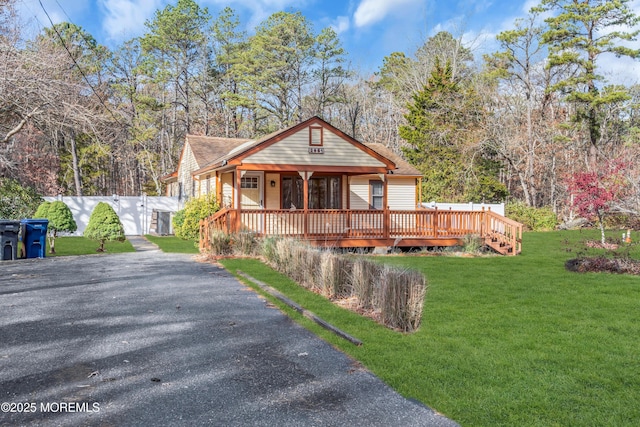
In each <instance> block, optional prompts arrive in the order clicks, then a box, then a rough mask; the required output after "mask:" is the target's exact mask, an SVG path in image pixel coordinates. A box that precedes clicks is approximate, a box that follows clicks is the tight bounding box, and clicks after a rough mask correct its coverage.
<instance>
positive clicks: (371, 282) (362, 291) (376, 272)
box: [350, 258, 383, 310]
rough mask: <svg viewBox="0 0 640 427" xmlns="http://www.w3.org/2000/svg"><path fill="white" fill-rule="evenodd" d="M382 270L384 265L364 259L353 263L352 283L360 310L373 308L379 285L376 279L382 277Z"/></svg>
mask: <svg viewBox="0 0 640 427" xmlns="http://www.w3.org/2000/svg"><path fill="white" fill-rule="evenodd" d="M382 268H383V266H382V265H380V264H377V263H375V262H372V261H367V260H366V259H363V258H358V259H356V260H355V261H354V262H353V264H352V266H351V279H350V282H351V287H352V292H353V296H355V297H356V300H357V304H358V308H361V309H365V310H368V309H371V308H372V307H373V297H374V295H375V293H376V292H377V288H378V286H377V284H379V282H378V281H377V280H376V278H377V277H379V276H380V275H381V271H382Z"/></svg>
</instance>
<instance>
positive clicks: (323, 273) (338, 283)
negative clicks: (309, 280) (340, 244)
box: [315, 251, 352, 298]
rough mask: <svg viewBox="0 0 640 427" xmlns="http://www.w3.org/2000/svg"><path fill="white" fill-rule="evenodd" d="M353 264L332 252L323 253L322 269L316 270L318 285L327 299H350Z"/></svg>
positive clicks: (321, 257)
mask: <svg viewBox="0 0 640 427" xmlns="http://www.w3.org/2000/svg"><path fill="white" fill-rule="evenodd" d="M351 264H352V263H351V262H350V261H349V260H347V259H346V258H344V257H342V256H339V255H336V254H333V253H331V252H328V251H325V252H322V255H321V256H320V268H318V269H316V271H315V277H316V283H317V284H318V285H319V286H318V287H319V288H320V292H321V294H322V295H324V296H326V297H327V298H338V297H348V296H350V295H351V294H352V292H351V290H352V287H351V281H350V279H349V274H348V271H349V270H350V267H351Z"/></svg>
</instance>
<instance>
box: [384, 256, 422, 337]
mask: <svg viewBox="0 0 640 427" xmlns="http://www.w3.org/2000/svg"><path fill="white" fill-rule="evenodd" d="M426 289H427V284H426V279H425V277H424V276H423V275H422V274H420V273H418V272H417V271H412V270H398V269H397V268H392V267H388V266H385V267H384V268H383V269H382V271H381V274H380V287H379V289H378V295H377V297H376V300H377V301H376V302H377V304H376V305H377V306H378V307H379V309H380V310H381V311H380V316H381V321H382V323H383V324H385V325H387V326H389V327H391V328H394V329H399V330H401V331H403V332H413V331H415V330H417V329H418V327H419V326H420V322H421V319H422V309H423V305H424V297H425V294H426Z"/></svg>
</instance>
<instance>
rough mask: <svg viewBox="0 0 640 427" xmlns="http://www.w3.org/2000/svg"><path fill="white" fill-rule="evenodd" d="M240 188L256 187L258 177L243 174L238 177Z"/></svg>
mask: <svg viewBox="0 0 640 427" xmlns="http://www.w3.org/2000/svg"><path fill="white" fill-rule="evenodd" d="M240 188H252V189H256V188H258V177H257V176H243V177H242V178H240Z"/></svg>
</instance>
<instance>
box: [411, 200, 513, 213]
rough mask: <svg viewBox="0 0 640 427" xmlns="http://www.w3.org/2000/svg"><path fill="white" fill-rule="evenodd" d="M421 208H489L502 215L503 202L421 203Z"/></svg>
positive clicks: (453, 209) (451, 209)
mask: <svg viewBox="0 0 640 427" xmlns="http://www.w3.org/2000/svg"><path fill="white" fill-rule="evenodd" d="M422 207H423V208H427V209H436V208H437V209H438V210H440V211H444V210H447V211H481V210H483V209H484V210H488V209H491V212H493V213H497V214H499V215H502V216H504V203H472V202H469V203H440V202H429V203H423V204H422Z"/></svg>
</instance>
